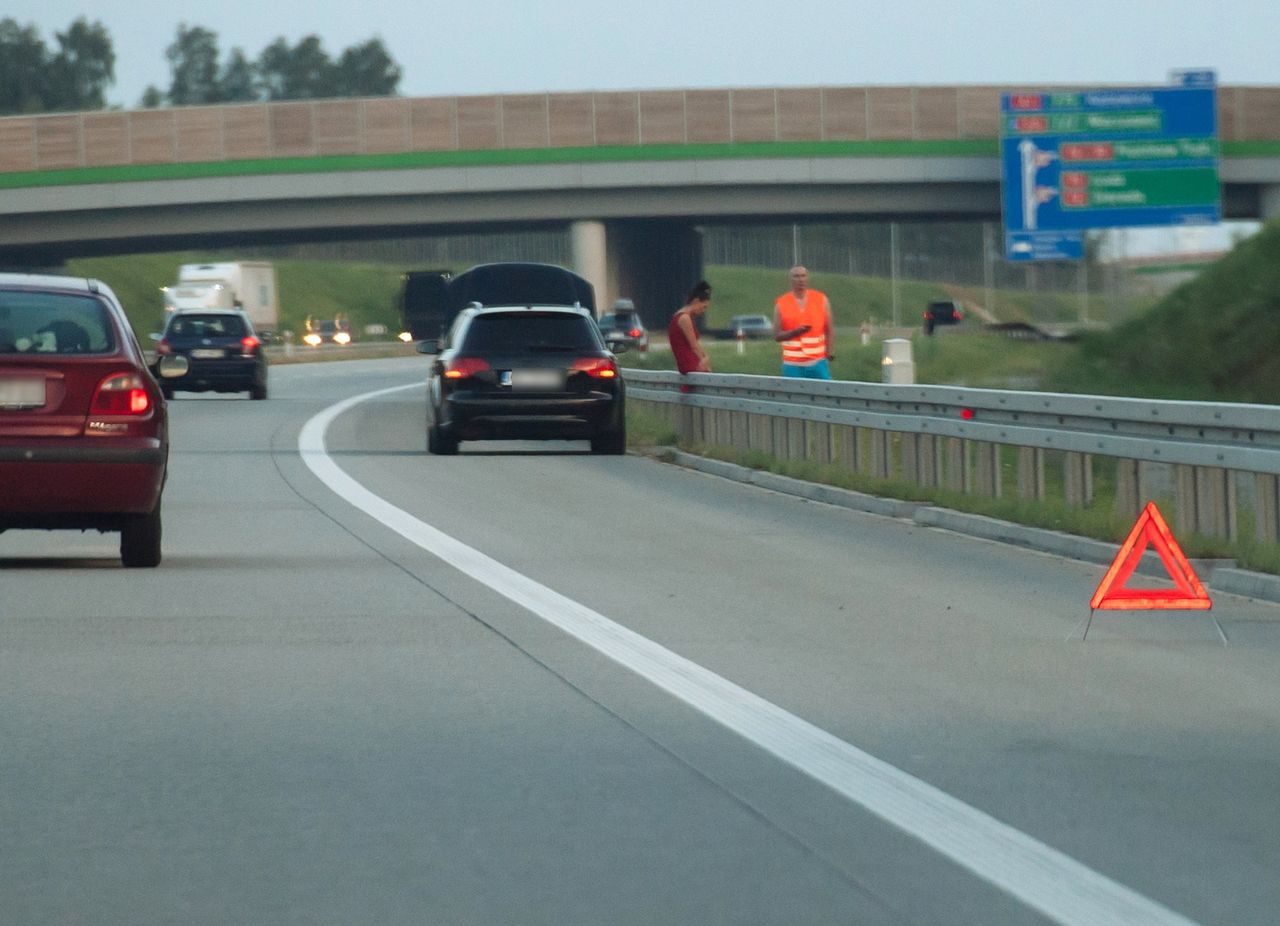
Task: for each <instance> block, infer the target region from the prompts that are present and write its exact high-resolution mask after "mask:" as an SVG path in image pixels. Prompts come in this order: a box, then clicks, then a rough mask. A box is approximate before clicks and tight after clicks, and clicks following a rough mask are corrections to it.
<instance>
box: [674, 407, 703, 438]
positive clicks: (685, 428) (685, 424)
mask: <svg viewBox="0 0 1280 926" xmlns="http://www.w3.org/2000/svg"><path fill="white" fill-rule="evenodd" d="M697 413H698V410H697V409H696V408H694V407H693V406H692V405H681V406H680V411H679V416H678V420H677V421H676V439H677V441H679V442H680V443H682V444H690V443H693V441H694V427H695V423H694V416H695V415H696V414H697Z"/></svg>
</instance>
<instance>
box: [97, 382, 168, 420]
mask: <svg viewBox="0 0 1280 926" xmlns="http://www.w3.org/2000/svg"><path fill="white" fill-rule="evenodd" d="M152 407H153V405H152V401H151V394H150V393H148V392H147V386H146V383H145V382H144V381H143V379H142V377H141V376H140V375H139V374H137V373H113V374H111V375H110V376H108V377H107V378H106V379H104V380H102V382H100V383H98V388H97V389H96V390H94V393H93V401H92V402H90V403H89V414H90V415H110V416H113V417H114V416H124V417H139V416H142V415H146V414H149V413H150V412H151V409H152Z"/></svg>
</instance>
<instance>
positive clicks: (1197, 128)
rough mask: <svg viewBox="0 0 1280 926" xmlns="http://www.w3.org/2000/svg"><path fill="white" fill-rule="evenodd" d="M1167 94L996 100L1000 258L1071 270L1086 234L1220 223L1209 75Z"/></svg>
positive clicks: (1141, 91) (1053, 94)
mask: <svg viewBox="0 0 1280 926" xmlns="http://www.w3.org/2000/svg"><path fill="white" fill-rule="evenodd" d="M1178 76H1179V79H1180V83H1179V85H1177V86H1170V87H1138V88H1133V89H1123V90H1116V89H1104V90H1085V91H1076V90H1072V91H1031V92H1020V93H1005V94H1003V95H1002V96H1001V100H1000V110H1001V139H1000V148H1001V162H1002V168H1003V174H1004V185H1003V191H1002V192H1003V197H1004V202H1003V207H1004V224H1005V252H1006V257H1007V258H1008V259H1009V260H1079V259H1080V258H1082V257H1083V256H1084V232H1085V230H1086V229H1091V228H1124V227H1131V226H1142V225H1206V224H1212V223H1215V222H1217V221H1219V219H1220V218H1221V214H1222V208H1221V194H1220V187H1219V183H1218V150H1219V148H1218V136H1217V97H1216V91H1215V87H1214V82H1213V79H1212V72H1205V71H1187V72H1179V75H1178Z"/></svg>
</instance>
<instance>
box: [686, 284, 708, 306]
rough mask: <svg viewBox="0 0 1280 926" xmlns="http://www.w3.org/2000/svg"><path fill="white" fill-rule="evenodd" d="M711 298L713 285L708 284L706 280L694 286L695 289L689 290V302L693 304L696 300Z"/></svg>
mask: <svg viewBox="0 0 1280 926" xmlns="http://www.w3.org/2000/svg"><path fill="white" fill-rule="evenodd" d="M710 298H711V284H710V283H708V282H707V281H706V280H699V281H698V282H697V283H696V284H694V287H693V289H691V290H689V299H688V301H689V302H693V301H694V300H695V299H710Z"/></svg>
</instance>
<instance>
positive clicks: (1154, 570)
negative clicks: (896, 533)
mask: <svg viewBox="0 0 1280 926" xmlns="http://www.w3.org/2000/svg"><path fill="white" fill-rule="evenodd" d="M661 457H662V459H667V460H670V461H671V462H673V463H675V464H676V465H678V466H683V467H685V468H687V469H693V470H697V471H698V472H702V473H707V474H709V475H712V476H720V477H722V478H725V479H733V480H735V481H737V482H744V483H747V484H749V485H755V486H760V487H761V488H764V489H770V490H772V491H774V492H780V493H782V494H784V495H794V496H796V497H799V498H805V499H808V500H810V501H815V502H823V503H825V504H828V505H837V506H839V507H842V508H851V509H854V510H856V511H865V512H868V513H870V514H877V515H882V516H884V517H889V518H902V519H906V520H911V521H914V522H915V523H916V524H919V525H920V526H921V527H936V528H941V529H943V530H950V531H955V532H957V533H961V534H968V535H969V536H972V537H982V538H984V539H986V540H992V541H995V542H997V543H1007V544H1011V545H1013V546H1019V547H1026V548H1027V549H1031V550H1038V551H1040V552H1042V553H1052V554H1055V555H1057V556H1065V557H1067V558H1068V559H1077V560H1083V561H1084V562H1088V563H1098V564H1100V565H1102V566H1109V565H1111V562H1112V560H1114V559H1115V557H1116V554H1117V553H1118V552H1119V550H1120V544H1118V543H1107V542H1105V541H1102V540H1091V539H1089V538H1087V537H1077V536H1075V535H1074V534H1064V533H1062V532H1060V531H1052V530H1046V529H1044V528H1040V527H1027V526H1026V525H1023V524H1013V523H1011V522H1009V521H1001V520H998V519H996V518H989V517H985V516H984V515H978V514H968V513H966V512H962V511H952V510H950V509H948V508H937V507H934V506H932V505H926V504H923V503H921V502H909V501H902V500H901V499H892V498H880V497H879V496H875V495H866V494H864V493H862V492H854V491H852V490H850V489H840V488H837V487H835V486H828V485H820V484H818V483H813V482H805V481H804V480H802V479H792V478H790V477H788V476H779V475H777V474H776V473H768V472H764V471H762V470H756V469H751V468H750V467H747V466H739V465H737V464H736V463H726V462H724V461H723V460H712V459H709V458H707V457H700V456H697V455H695V454H692V453H686V452H685V451H683V450H672V451H669V452H665V453H663V454H662V455H661ZM1191 568H1192V569H1194V570H1195V572H1196V575H1197V576H1199V577H1200V579H1201V581H1203V582H1204V583H1205V585H1206V586H1208V587H1209V588H1211V589H1213V590H1215V591H1220V592H1226V593H1228V594H1232V595H1243V596H1244V597H1246V598H1256V599H1259V600H1261V601H1275V602H1280V576H1272V575H1267V574H1265V573H1259V572H1248V571H1246V570H1243V569H1238V568H1236V563H1235V560H1208V559H1193V560H1191ZM1138 572H1140V573H1143V574H1144V575H1152V576H1158V577H1161V578H1165V577H1167V575H1168V574H1167V572H1166V571H1165V568H1164V564H1163V563H1161V562H1160V558H1159V557H1158V556H1157V555H1156V554H1155V553H1153V552H1148V553H1147V554H1146V555H1145V556H1144V557H1143V558H1142V562H1141V563H1139V565H1138Z"/></svg>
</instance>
